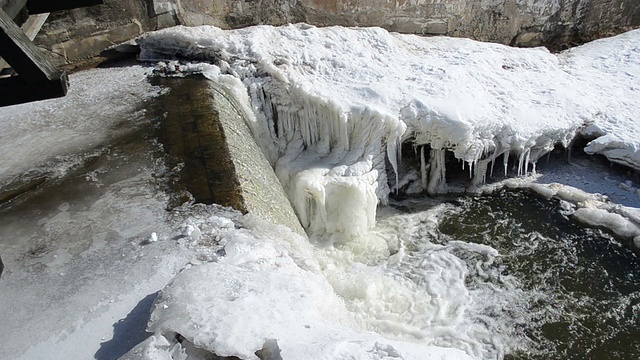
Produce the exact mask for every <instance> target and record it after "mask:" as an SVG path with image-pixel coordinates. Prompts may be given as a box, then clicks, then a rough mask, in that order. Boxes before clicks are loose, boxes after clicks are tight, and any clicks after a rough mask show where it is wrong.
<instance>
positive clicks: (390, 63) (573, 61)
mask: <svg viewBox="0 0 640 360" xmlns="http://www.w3.org/2000/svg"><path fill="white" fill-rule="evenodd" d="M139 42H140V44H141V48H142V53H141V58H143V59H160V58H162V59H166V58H177V57H179V58H187V59H197V60H206V61H209V62H212V63H214V64H215V65H216V67H217V68H218V69H219V70H220V72H221V73H222V74H229V75H232V76H234V77H237V78H239V79H241V80H242V82H243V84H244V86H245V88H246V91H247V92H248V93H249V95H250V97H251V101H252V107H253V111H254V112H255V114H256V116H257V121H258V122H263V123H267V124H268V131H263V132H261V133H256V132H254V136H256V137H257V138H258V142H259V143H260V144H263V146H262V147H263V151H264V152H265V153H266V154H267V155H268V156H269V157H270V160H271V161H272V163H273V164H274V165H275V167H276V171H277V174H278V176H279V178H280V180H281V182H282V183H283V185H284V187H285V190H286V191H287V192H288V194H289V197H290V199H291V201H292V203H293V204H294V207H295V209H296V212H297V214H298V216H299V217H300V219H301V221H302V223H303V225H304V226H305V227H307V228H308V229H311V230H312V231H313V232H315V233H320V234H321V233H328V234H338V235H346V236H347V237H349V236H352V235H358V234H360V233H362V232H364V231H366V230H367V229H368V228H369V227H371V226H373V221H374V219H375V208H376V205H377V203H378V201H382V202H384V201H385V200H386V197H387V195H388V193H389V191H390V190H389V187H388V181H387V168H388V167H389V168H390V169H393V171H392V173H393V172H395V177H396V178H398V177H399V176H400V175H402V174H398V169H399V168H398V164H399V163H400V162H401V159H400V156H399V155H400V151H399V149H400V145H401V144H402V143H403V142H404V143H406V142H411V143H413V144H415V145H416V146H422V148H421V149H420V151H421V155H422V161H421V169H420V171H419V174H421V177H422V179H421V181H420V184H419V185H420V186H422V189H423V190H427V191H428V192H430V193H438V192H444V191H446V187H447V184H446V173H445V171H446V167H445V152H446V151H450V152H452V153H453V154H454V156H455V158H457V159H459V160H461V161H463V163H467V164H468V167H469V170H470V173H471V176H472V177H473V183H474V184H479V183H482V182H483V181H484V179H485V177H486V176H487V174H488V173H490V172H491V171H493V167H494V164H493V163H494V162H495V160H497V158H498V157H500V158H501V159H503V164H504V165H503V164H501V165H503V166H504V171H505V172H506V170H507V167H506V164H507V161H508V159H509V158H510V157H511V158H514V157H515V159H516V160H517V164H518V170H517V175H521V174H525V173H527V172H528V171H535V164H536V162H537V160H538V159H539V158H540V157H541V156H542V155H544V154H545V153H548V152H549V151H551V150H552V149H553V148H554V147H555V146H556V145H562V146H565V147H566V146H568V145H569V144H570V142H571V141H572V139H573V138H574V137H575V136H576V134H577V133H579V132H585V131H586V130H587V129H590V131H591V133H592V134H595V135H598V136H599V137H598V139H596V141H594V142H593V143H592V144H590V145H589V146H588V147H587V150H588V151H592V152H593V153H602V154H603V155H605V156H608V157H609V158H610V159H611V160H612V161H617V162H621V163H623V164H625V165H628V166H631V167H633V168H634V169H636V170H639V169H640V161H638V149H639V148H640V136H639V134H637V132H638V131H639V130H637V129H640V119H639V118H638V115H637V114H640V101H638V100H639V99H640V87H639V86H638V83H640V82H639V79H640V45H639V44H640V30H636V31H632V32H629V33H626V34H623V35H620V36H617V37H614V38H610V39H604V40H600V41H596V42H593V43H590V44H587V45H584V46H581V47H578V48H574V49H571V50H569V51H567V52H563V53H560V54H551V53H549V52H548V51H547V50H545V49H543V48H536V49H518V48H510V47H507V46H503V45H497V44H488V43H481V42H476V41H472V40H467V39H456V38H446V37H437V38H424V37H419V36H411V35H400V34H391V33H388V32H387V31H385V30H383V29H379V28H357V29H350V28H343V27H330V28H316V27H313V26H308V25H304V24H298V25H290V26H285V27H270V26H259V27H253V28H246V29H241V30H234V31H223V30H220V29H218V28H215V27H199V28H185V27H176V28H171V29H166V30H163V31H159V32H155V33H150V34H148V35H147V36H145V37H144V38H143V39H141V40H140V41H139ZM260 138H262V141H261V140H260ZM264 138H269V139H270V141H264ZM611 138H614V139H615V140H616V141H615V142H614V141H609V140H608V139H611ZM617 144H620V145H617ZM596 145H597V146H596ZM427 150H428V151H427ZM514 175H516V174H514Z"/></svg>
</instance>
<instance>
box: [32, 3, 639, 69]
mask: <svg viewBox="0 0 640 360" xmlns="http://www.w3.org/2000/svg"><path fill="white" fill-rule="evenodd" d="M296 22H306V23H310V24H313V25H317V26H330V25H344V26H380V27H383V28H385V29H387V30H389V31H395V32H401V33H412V34H423V35H446V36H456V37H468V38H473V39H476V40H482V41H491V42H498V43H503V44H509V45H514V46H525V47H529V46H540V45H544V46H547V47H549V48H551V49H553V50H557V49H563V48H566V47H569V46H572V45H575V44H579V43H583V42H586V41H590V40H594V39H596V38H600V37H605V36H609V35H614V34H618V33H621V32H624V31H627V30H630V29H632V28H636V27H638V26H640V2H638V1H629V0H398V1H390V0H369V1H353V0H262V1H249V0H216V1H202V0H106V2H105V4H104V5H99V6H94V7H89V8H81V9H75V10H71V11H63V12H56V13H53V14H51V16H50V18H49V20H48V21H47V23H46V24H45V26H44V27H43V29H42V31H41V33H40V35H39V36H38V38H37V39H36V43H37V44H38V45H40V47H42V48H43V49H46V50H48V52H49V54H50V55H51V57H53V58H54V60H55V62H56V63H57V64H59V65H73V66H81V65H82V64H83V63H84V64H86V63H88V62H89V60H90V59H91V61H92V62H96V60H95V57H96V56H98V60H97V61H99V60H100V57H99V55H100V54H101V52H102V51H103V50H104V49H106V48H108V47H110V46H112V45H114V44H118V43H121V42H123V41H126V40H129V39H132V38H134V37H136V36H138V35H140V34H141V33H143V32H145V31H149V30H156V29H161V28H166V27H170V26H174V25H178V24H182V25H187V26H197V25H215V26H218V27H221V28H224V29H229V28H240V27H246V26H251V25H258V24H271V25H282V24H287V23H296ZM102 56H108V54H105V53H102Z"/></svg>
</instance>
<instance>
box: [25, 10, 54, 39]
mask: <svg viewBox="0 0 640 360" xmlns="http://www.w3.org/2000/svg"><path fill="white" fill-rule="evenodd" d="M48 18H49V13H43V14H35V15H29V18H28V19H27V21H25V23H24V24H22V26H20V29H22V32H23V33H24V34H25V35H27V38H28V39H29V40H31V41H33V39H35V38H36V35H38V32H40V29H42V25H44V23H45V22H46V21H47V19H48Z"/></svg>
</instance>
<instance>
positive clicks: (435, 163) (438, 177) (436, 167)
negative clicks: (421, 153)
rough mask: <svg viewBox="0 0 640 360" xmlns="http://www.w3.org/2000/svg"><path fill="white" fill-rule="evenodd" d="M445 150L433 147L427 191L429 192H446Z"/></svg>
mask: <svg viewBox="0 0 640 360" xmlns="http://www.w3.org/2000/svg"><path fill="white" fill-rule="evenodd" d="M445 151H446V150H444V149H431V156H430V158H429V165H430V166H431V168H430V175H429V184H428V186H427V192H428V193H429V194H439V193H445V192H446V190H447V189H446V186H447V183H446V168H445V161H444V157H445Z"/></svg>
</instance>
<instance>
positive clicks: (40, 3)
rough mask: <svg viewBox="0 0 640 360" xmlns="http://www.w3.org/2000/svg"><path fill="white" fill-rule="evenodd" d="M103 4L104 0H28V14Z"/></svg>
mask: <svg viewBox="0 0 640 360" xmlns="http://www.w3.org/2000/svg"><path fill="white" fill-rule="evenodd" d="M101 4H104V0H58V1H55V0H28V1H27V10H29V14H41V13H48V12H54V11H59V10H70V9H75V8H79V7H85V6H94V5H101Z"/></svg>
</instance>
